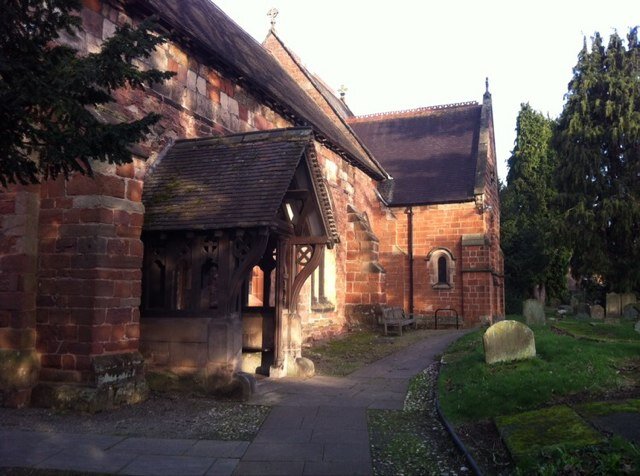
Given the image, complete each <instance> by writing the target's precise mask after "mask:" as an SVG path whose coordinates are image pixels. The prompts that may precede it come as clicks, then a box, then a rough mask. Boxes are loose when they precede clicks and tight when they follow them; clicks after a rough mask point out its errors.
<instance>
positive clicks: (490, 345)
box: [482, 321, 536, 364]
mask: <svg viewBox="0 0 640 476" xmlns="http://www.w3.org/2000/svg"><path fill="white" fill-rule="evenodd" d="M482 342H483V344H484V360H485V362H486V363H488V364H494V363H496V362H510V361H512V360H523V359H529V358H531V357H535V356H536V342H535V338H534V336H533V331H532V330H531V329H529V328H528V327H527V326H526V325H524V324H523V323H521V322H518V321H500V322H498V323H496V324H494V325H492V326H491V327H489V329H487V331H486V332H485V333H484V336H483V337H482Z"/></svg>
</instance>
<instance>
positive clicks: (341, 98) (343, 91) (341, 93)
mask: <svg viewBox="0 0 640 476" xmlns="http://www.w3.org/2000/svg"><path fill="white" fill-rule="evenodd" d="M347 91H349V89H347V87H346V86H345V85H344V84H342V85H340V89H338V92H339V93H340V100H341V101H342V102H344V96H345V94H347Z"/></svg>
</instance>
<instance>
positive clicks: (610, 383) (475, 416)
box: [438, 319, 640, 475]
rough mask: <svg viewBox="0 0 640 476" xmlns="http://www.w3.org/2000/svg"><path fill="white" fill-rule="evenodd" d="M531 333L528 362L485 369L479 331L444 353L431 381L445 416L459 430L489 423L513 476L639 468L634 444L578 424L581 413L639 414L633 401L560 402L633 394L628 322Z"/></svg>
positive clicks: (638, 375) (636, 370)
mask: <svg viewBox="0 0 640 476" xmlns="http://www.w3.org/2000/svg"><path fill="white" fill-rule="evenodd" d="M552 325H553V326H555V327H557V329H553V327H552ZM532 330H533V331H534V334H535V342H536V351H537V356H536V357H535V358H533V359H529V360H524V361H518V362H509V363H498V364H494V365H486V364H485V362H484V351H483V346H482V335H483V333H484V329H481V330H478V331H476V332H473V333H470V334H467V335H466V336H464V337H463V338H462V339H460V340H459V341H457V342H456V343H454V344H453V345H452V346H451V347H450V348H449V349H448V350H447V352H446V353H445V354H444V356H443V360H444V362H445V364H444V365H443V366H442V368H441V372H440V378H439V381H438V392H439V397H440V404H441V406H442V409H443V411H444V413H445V414H446V416H447V418H448V419H450V421H452V422H453V423H454V424H456V425H462V426H463V427H464V426H468V425H474V424H478V425H479V424H486V422H487V421H488V420H492V421H494V422H495V423H496V426H497V428H498V429H499V431H500V434H501V436H502V438H503V440H504V441H505V442H506V444H507V446H508V447H509V449H510V451H511V454H512V455H513V456H514V458H515V459H516V463H517V465H518V471H520V474H550V475H551V474H627V472H628V471H627V470H630V471H631V473H629V474H638V473H633V472H634V471H640V451H639V450H638V448H637V447H635V446H634V445H632V444H630V443H628V442H626V441H624V440H621V439H619V438H610V439H607V438H602V437H601V436H600V434H598V435H594V434H593V428H591V426H590V425H589V424H586V423H585V421H584V420H583V419H582V417H583V416H585V414H592V415H597V414H608V413H613V412H619V411H621V410H625V411H633V412H637V411H640V406H639V404H638V400H628V401H626V402H624V403H619V402H618V403H616V402H600V403H584V404H583V405H575V408H571V407H570V406H567V405H563V403H569V404H570V405H572V404H575V403H576V402H594V401H597V400H605V399H606V397H608V396H612V395H613V396H615V395H616V394H618V393H624V392H637V390H638V389H640V334H637V333H636V332H635V331H633V327H632V325H631V324H630V323H625V322H622V323H621V324H620V325H615V324H612V325H608V324H604V323H601V322H598V323H590V322H578V321H574V320H571V319H564V320H562V321H557V322H548V325H547V326H533V327H532ZM574 410H577V413H576V411H574ZM571 471H574V472H571Z"/></svg>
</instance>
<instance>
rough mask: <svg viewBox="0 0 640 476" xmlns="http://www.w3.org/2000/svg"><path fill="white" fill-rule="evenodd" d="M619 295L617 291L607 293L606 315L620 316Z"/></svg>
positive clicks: (609, 316) (610, 316)
mask: <svg viewBox="0 0 640 476" xmlns="http://www.w3.org/2000/svg"><path fill="white" fill-rule="evenodd" d="M621 310H622V308H621V307H620V295H619V294H617V293H607V317H608V318H612V317H620V311H621Z"/></svg>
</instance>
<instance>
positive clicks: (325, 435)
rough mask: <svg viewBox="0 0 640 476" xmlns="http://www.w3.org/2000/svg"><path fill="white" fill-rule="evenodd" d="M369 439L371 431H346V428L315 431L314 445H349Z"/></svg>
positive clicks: (312, 440) (313, 435)
mask: <svg viewBox="0 0 640 476" xmlns="http://www.w3.org/2000/svg"><path fill="white" fill-rule="evenodd" d="M368 439H369V430H367V429H365V430H346V429H344V428H328V429H316V430H313V434H312V435H311V439H310V441H311V442H312V443H323V444H324V443H349V442H351V441H364V440H368Z"/></svg>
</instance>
